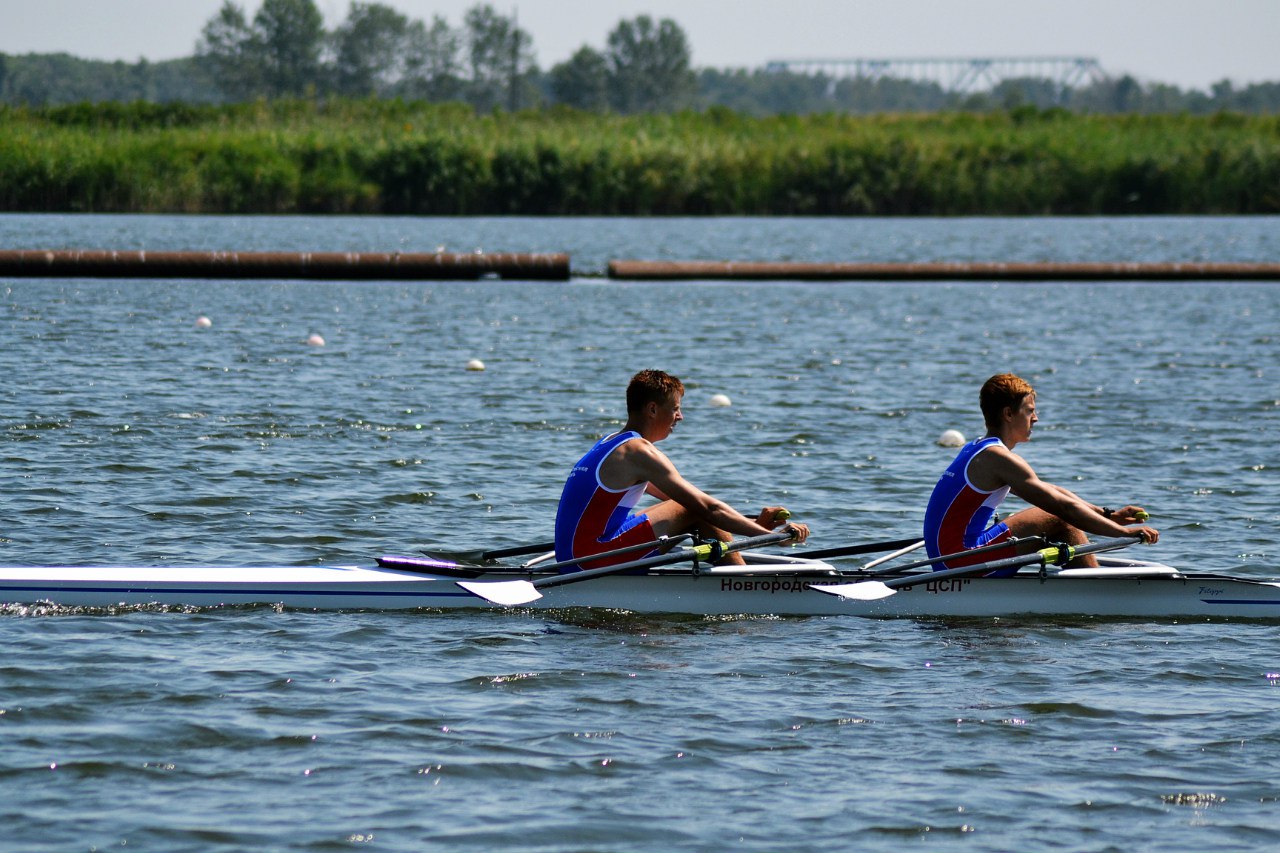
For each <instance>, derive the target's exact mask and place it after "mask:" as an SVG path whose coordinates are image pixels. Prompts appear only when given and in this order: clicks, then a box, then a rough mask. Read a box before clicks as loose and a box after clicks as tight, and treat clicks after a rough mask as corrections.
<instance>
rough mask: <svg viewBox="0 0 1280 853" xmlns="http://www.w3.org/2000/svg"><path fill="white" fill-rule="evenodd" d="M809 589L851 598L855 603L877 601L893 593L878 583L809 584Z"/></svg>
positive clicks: (890, 589)
mask: <svg viewBox="0 0 1280 853" xmlns="http://www.w3.org/2000/svg"><path fill="white" fill-rule="evenodd" d="M809 589H813V590H817V591H818V592H825V593H827V594H828V595H838V596H840V597H841V598H852V599H853V600H855V601H878V600H879V599H881V598H888V597H889V596H891V595H893V594H894V592H895V590H893V589H892V588H890V587H887V586H885V585H884V584H882V583H881V582H880V581H859V582H858V583H839V584H833V585H832V586H818V585H816V584H810V585H809Z"/></svg>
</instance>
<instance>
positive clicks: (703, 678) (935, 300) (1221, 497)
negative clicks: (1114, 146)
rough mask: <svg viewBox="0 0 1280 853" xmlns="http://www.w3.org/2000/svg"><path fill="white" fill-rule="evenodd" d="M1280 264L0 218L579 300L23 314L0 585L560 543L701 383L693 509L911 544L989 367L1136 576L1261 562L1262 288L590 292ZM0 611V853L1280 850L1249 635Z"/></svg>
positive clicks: (1279, 510)
mask: <svg viewBox="0 0 1280 853" xmlns="http://www.w3.org/2000/svg"><path fill="white" fill-rule="evenodd" d="M1278 237H1280V219H1278V218H1275V217H1265V218H1169V219H1162V218H1148V219H1093V218H1091V219H1051V218H1046V219H959V220H945V219H925V220H916V219H898V220H893V219H866V220H861V219H734V218H730V219H705V220H699V219H647V220H635V219H509V218H480V219H420V218H387V217H334V218H322V217H170V216H16V215H0V248H15V249H17V248H28V249H29V248H111V249H148V250H162V249H171V250H183V249H190V250H211V249H229V250H230V249H234V250H292V251H302V250H347V251H390V250H400V251H432V250H434V249H436V248H437V247H444V248H445V249H447V250H450V251H473V250H476V249H480V250H485V251H517V252H523V251H537V252H542V251H566V252H569V253H570V254H571V256H572V260H573V267H574V270H575V277H574V279H573V280H572V281H570V282H568V283H530V282H506V281H481V282H427V283H405V282H395V283H376V282H375V283H336V282H299V281H293V282H281V281H248V282H245V281H235V282H231V281H125V280H101V281H95V280H48V279H30V280H25V279H10V280H5V281H0V297H2V299H0V371H3V374H4V375H6V376H8V377H9V380H8V381H7V382H5V383H4V386H3V388H2V389H0V401H2V403H3V405H2V406H0V442H2V444H0V458H2V459H3V464H2V465H0V484H3V492H2V494H3V498H0V506H3V508H4V519H5V522H4V525H3V527H0V563H4V564H9V565H48V564H119V565H194V564H209V563H212V564H219V565H269V564H292V565H305V564H311V563H334V562H343V563H349V562H368V561H369V560H370V559H371V557H372V556H374V555H377V554H381V553H386V552H399V553H412V552H414V551H415V550H417V549H431V548H437V549H467V548H475V547H482V546H488V545H490V544H492V545H503V544H510V543H521V542H528V541H537V540H540V539H545V538H548V535H549V533H550V525H551V519H552V516H553V514H554V510H555V503H556V499H557V497H558V495H559V489H560V486H561V484H562V482H563V477H564V475H565V474H566V473H567V466H568V465H570V464H571V463H572V462H573V460H574V459H576V458H577V457H578V456H579V455H580V454H581V452H582V451H583V450H584V449H585V447H586V446H588V445H589V443H590V442H591V441H592V440H593V439H594V438H595V437H597V436H599V435H601V434H603V433H604V432H606V431H608V430H610V429H613V428H615V427H616V426H617V425H618V424H619V423H620V420H621V418H622V416H623V400H622V391H623V388H624V387H625V384H626V381H627V379H628V378H629V376H630V375H631V374H632V373H634V372H635V371H636V370H638V369H640V368H642V367H659V368H662V369H665V370H668V371H671V372H673V373H676V374H677V375H679V376H681V377H682V378H683V379H684V380H685V382H686V385H687V386H688V389H689V390H688V394H687V396H686V399H685V421H684V423H682V424H681V425H680V428H679V429H678V430H677V431H676V433H675V434H674V435H673V436H672V437H671V438H670V439H668V440H667V441H666V442H664V445H663V447H664V449H665V450H666V452H667V453H668V454H669V455H670V456H671V458H672V459H673V461H675V463H676V464H677V465H678V466H679V467H680V469H681V470H682V471H683V472H684V473H685V474H686V475H687V476H688V477H689V478H690V479H691V480H692V481H693V482H695V483H697V484H699V485H700V486H702V487H703V488H705V489H707V490H708V491H711V492H712V493H714V494H717V495H719V496H722V497H725V498H726V499H728V500H730V501H731V502H733V503H734V504H735V505H737V506H739V507H740V508H742V509H744V510H754V509H758V507H759V506H761V505H763V504H765V503H772V502H779V503H784V504H786V505H787V506H788V507H790V508H791V509H792V510H793V511H794V512H795V513H796V516H797V518H799V519H801V520H804V521H807V522H809V523H810V524H811V525H812V527H813V530H814V534H813V538H812V539H811V544H812V545H814V546H815V547H828V546H836V545H841V544H848V543H854V542H860V541H867V540H875V539H887V538H898V537H905V536H910V535H912V534H914V533H915V532H916V531H917V530H918V528H919V524H920V519H921V517H922V515H923V506H924V501H925V499H926V498H927V496H928V493H929V490H930V489H931V488H932V485H933V481H934V480H935V479H936V478H937V476H938V473H939V472H940V471H941V470H942V468H943V467H945V465H946V463H947V462H948V461H949V459H950V457H951V454H952V453H953V451H952V450H949V449H946V448H943V447H939V446H938V445H937V444H936V439H937V437H938V436H939V434H940V433H941V432H942V431H943V430H946V429H957V430H959V431H961V432H962V433H964V434H965V435H966V436H968V437H972V436H973V435H974V434H976V432H977V431H979V430H980V428H981V423H980V417H979V414H978V411H977V389H978V387H979V386H980V384H981V383H982V381H983V380H984V379H985V378H986V377H987V376H989V375H990V374H992V373H995V372H1000V371H1005V370H1011V371H1014V372H1017V373H1019V374H1020V375H1023V376H1024V377H1026V378H1027V379H1028V380H1030V381H1031V382H1032V384H1033V385H1035V386H1036V388H1037V390H1038V392H1039V395H1038V402H1039V408H1040V410H1041V423H1040V425H1039V426H1038V427H1037V431H1036V437H1035V440H1034V441H1033V442H1031V443H1029V444H1027V445H1024V446H1022V447H1020V448H1019V451H1020V452H1021V453H1023V455H1024V456H1026V458H1027V459H1028V460H1029V461H1030V462H1031V463H1032V464H1033V465H1034V466H1035V467H1036V468H1037V470H1038V471H1039V472H1040V473H1041V474H1042V475H1043V476H1044V477H1045V478H1046V479H1049V480H1051V481H1054V482H1059V483H1061V484H1063V485H1066V486H1068V487H1069V488H1072V489H1074V490H1076V491H1077V492H1079V493H1081V494H1082V495H1083V496H1085V497H1086V498H1088V499H1090V500H1093V501H1094V502H1097V503H1107V504H1110V505H1119V504H1121V503H1125V502H1130V501H1133V502H1137V503H1141V504H1143V505H1144V506H1146V507H1147V508H1148V509H1149V510H1151V511H1152V513H1153V519H1152V523H1153V524H1154V525H1155V526H1156V527H1158V528H1159V529H1160V530H1161V533H1162V538H1161V541H1160V543H1159V544H1158V545H1156V546H1154V547H1151V548H1150V549H1143V551H1142V556H1150V557H1153V558H1155V559H1159V560H1161V561H1163V562H1168V563H1171V564H1174V565H1180V566H1188V567H1192V566H1194V567H1196V568H1211V569H1222V570H1229V571H1233V572H1239V573H1242V574H1253V575H1276V574H1280V564H1278V563H1277V559H1276V553H1277V549H1276V531H1277V527H1278V525H1277V522H1280V500H1278V498H1280V474H1278V472H1280V462H1277V451H1276V448H1275V444H1276V440H1277V437H1280V381H1278V379H1277V377H1278V375H1280V374H1278V372H1277V356H1278V355H1280V327H1278V326H1277V325H1276V317H1277V316H1280V287H1276V286H1274V285H1268V284H1259V283H1240V282H1236V283H1228V282H1202V283H1194V284H1189V283H1187V284H1157V283H1134V282H1126V283H1118V282H1117V283H1106V282H1098V283H1066V284H1064V283H1053V284H1047V283H1014V282H989V283H981V282H975V283H964V284H960V283H950V284H949V283H945V282H942V283H930V284H894V285H888V284H876V283H871V282H867V283H850V284H832V283H823V284H814V283H796V282H754V283H742V282H737V283H730V282H687V283H672V284H629V283H618V282H610V281H608V280H607V279H605V278H603V270H604V269H605V266H606V264H607V263H608V261H609V260H611V259H614V258H652V259H709V260H720V259H734V260H797V261H850V260H857V261H949V260H1002V261H1073V260H1105V261H1150V262H1159V261H1275V260H1276V259H1277V257H1278V256H1280V240H1278V239H1277V238H1278ZM199 317H207V318H208V319H209V321H210V325H209V327H208V328H201V327H198V326H197V325H196V320H197V318H199ZM312 335H318V336H320V337H321V338H322V339H323V342H324V343H323V345H316V344H315V343H311V344H309V343H308V339H309V338H310V337H311V336H312ZM471 359H479V360H481V361H483V362H484V365H485V367H486V369H485V370H483V371H469V370H466V369H465V367H466V364H467V362H468V361H469V360H471ZM713 394H724V395H726V396H728V397H729V398H730V399H731V400H732V405H731V406H728V407H713V406H711V405H710V398H711V396H712V395H713ZM0 614H2V615H0V648H3V649H4V653H3V659H2V660H0V825H3V826H4V827H5V828H6V837H5V838H4V840H3V841H2V842H0V847H7V848H9V849H14V850H24V851H41V850H48V851H65V850H76V849H106V848H120V847H126V848H128V849H135V848H136V849H144V850H166V851H174V850H192V851H196V850H199V851H209V850H228V851H230V850H245V849H273V850H306V851H311V850H315V851H324V850H347V849H353V848H354V849H359V848H367V849H370V850H450V851H452V850H495V849H509V850H536V851H556V852H557V853H560V851H565V853H568V851H587V850H608V851H671V850H675V851H707V850H722V849H738V850H750V851H806V850H814V851H818V850H823V851H825V850H832V849H859V850H883V851H896V850H900V849H902V848H904V847H909V846H930V847H933V848H935V849H946V850H984V851H986V850H1019V851H1050V850H1061V849H1072V850H1081V849H1089V850H1126V851H1127V850H1138V849H1141V850H1151V851H1156V850H1159V851H1175V850H1177V851H1182V850H1201V849H1210V848H1212V849H1217V850H1257V849H1263V848H1267V847H1272V846H1276V845H1277V844H1280V829H1277V826H1280V820H1277V818H1278V817H1280V803H1278V801H1277V798H1280V774H1278V773H1277V771H1276V767H1277V766H1280V723H1278V722H1277V720H1278V719H1280V716H1278V715H1277V713H1276V711H1277V708H1278V707H1280V653H1277V651H1276V639H1277V626H1276V625H1275V624H1274V623H1253V624H1236V625H1232V624H1225V623H1213V622H1204V623H1200V622H1197V623H1194V624H1186V623H1177V622H1155V623H1152V622H1115V621H1102V620H1090V619H1083V620H1056V621H1050V622H1045V621H1033V620H1018V619H1001V620H918V621H874V620H865V619H856V618H808V619H802V618H786V619H777V618H760V617H738V618H724V617H719V618H715V619H709V618H701V617H688V616H666V617H663V616H637V615H634V614H629V613H627V612H625V602H619V610H618V611H617V612H609V613H581V612H566V613H553V614H545V613H543V614H532V613H528V612H511V613H493V612H483V611H471V612H460V613H438V612H436V613H433V612H418V613H363V612H352V613H340V614H332V613H330V614H317V613H306V612H292V611H280V610H278V609H276V608H273V607H270V606H263V607H257V608H238V609H235V608H233V609H209V610H201V611H195V612H175V611H173V610H164V609H156V608H122V609H112V610H109V611H97V610H92V611H86V610H81V609H74V608H48V607H19V606H8V607H5V608H3V609H2V610H0Z"/></svg>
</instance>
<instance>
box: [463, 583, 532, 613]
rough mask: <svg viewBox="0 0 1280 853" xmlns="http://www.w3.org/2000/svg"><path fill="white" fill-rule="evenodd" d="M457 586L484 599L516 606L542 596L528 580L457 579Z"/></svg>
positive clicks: (506, 605) (505, 605)
mask: <svg viewBox="0 0 1280 853" xmlns="http://www.w3.org/2000/svg"><path fill="white" fill-rule="evenodd" d="M457 583H458V586H460V587H462V588H463V589H465V590H466V591H467V592H469V593H471V594H472V595H476V596H479V597H480V598H483V599H484V600H485V601H491V602H493V603H494V604H501V605H502V606H503V607H516V606H517V605H520V604H528V603H529V602H531V601H537V600H538V599H539V598H542V593H540V592H538V588H537V587H536V586H534V585H533V584H531V583H529V581H491V582H488V583H486V582H484V581H458V582H457Z"/></svg>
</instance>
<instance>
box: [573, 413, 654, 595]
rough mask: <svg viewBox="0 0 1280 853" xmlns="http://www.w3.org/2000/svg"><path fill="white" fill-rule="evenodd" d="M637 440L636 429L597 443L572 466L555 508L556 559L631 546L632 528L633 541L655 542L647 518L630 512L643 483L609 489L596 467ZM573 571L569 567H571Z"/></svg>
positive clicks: (621, 559) (631, 558)
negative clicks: (641, 528) (630, 534)
mask: <svg viewBox="0 0 1280 853" xmlns="http://www.w3.org/2000/svg"><path fill="white" fill-rule="evenodd" d="M638 438H640V433H638V432H634V431H627V432H619V433H614V434H613V435H610V436H605V437H604V438H602V439H600V441H598V442H596V444H595V446H594V447H592V448H591V449H590V450H589V451H587V454H586V455H585V456H583V457H582V458H581V459H580V460H578V464H576V465H574V466H573V471H572V472H570V474H569V478H568V479H567V480H566V481H565V484H564V491H563V492H562V493H561V495H560V506H559V507H558V508H557V509H556V560H571V559H573V558H574V557H582V556H585V555H588V554H593V553H600V552H601V551H608V550H612V549H614V548H619V547H625V546H626V545H628V544H632V543H631V542H629V541H624V540H627V539H629V538H630V537H625V536H624V534H625V533H627V532H628V531H630V530H632V529H634V528H637V527H638V526H640V527H643V528H644V530H643V531H642V530H636V531H635V532H636V534H637V535H638V536H639V538H638V539H637V540H636V541H637V542H641V541H646V540H651V539H653V536H652V531H651V530H650V529H649V527H648V518H647V517H646V516H644V515H636V514H634V513H633V512H632V510H634V509H635V506H636V504H637V503H638V502H639V501H640V498H642V497H643V496H644V493H645V489H646V488H648V486H649V484H648V483H647V482H641V483H636V484H635V485H634V486H630V487H629V488H626V489H622V490H616V489H610V488H609V487H607V486H605V485H604V484H603V483H601V482H600V466H601V465H602V464H603V463H604V461H605V459H607V458H609V454H610V453H612V452H613V451H614V450H615V449H616V448H618V447H619V446H620V445H622V444H625V443H626V442H628V441H633V440H635V439H638ZM639 556H641V555H640V554H628V555H623V556H621V557H619V558H618V559H616V560H615V559H606V560H604V561H597V562H596V563H591V564H585V563H584V564H582V566H581V567H582V568H596V567H597V566H599V565H609V564H610V563H615V562H621V561H623V560H633V559H636V558H637V557H639ZM570 571H572V569H570Z"/></svg>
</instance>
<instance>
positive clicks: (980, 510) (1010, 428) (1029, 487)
mask: <svg viewBox="0 0 1280 853" xmlns="http://www.w3.org/2000/svg"><path fill="white" fill-rule="evenodd" d="M978 399H979V404H980V406H981V408H982V416H983V419H984V420H985V421H986V426H987V434H986V435H985V436H983V437H982V438H979V439H976V440H974V441H971V442H969V443H968V444H966V445H965V446H964V447H963V448H961V450H960V453H959V454H957V455H956V458H955V459H954V460H953V461H952V463H951V465H950V466H949V467H948V468H947V470H946V471H944V472H943V474H942V477H941V478H939V480H938V484H937V485H936V486H935V487H934V489H933V495H932V496H931V497H930V498H929V506H928V508H927V509H926V510H925V516H924V540H925V547H926V549H927V550H928V552H929V556H930V557H939V556H942V555H943V554H954V553H956V552H958V551H965V550H969V549H972V548H980V547H983V546H986V545H993V544H996V543H999V542H1003V541H1005V540H1007V539H1013V538H1017V539H1022V538H1025V537H1033V536H1035V537H1043V539H1045V540H1048V541H1052V542H1064V543H1066V544H1067V545H1082V544H1084V543H1085V542H1086V541H1087V537H1086V534H1088V533H1093V534H1095V535H1098V536H1133V535H1134V534H1135V533H1136V534H1137V535H1138V536H1140V537H1142V541H1143V542H1146V543H1148V544H1151V543H1153V542H1155V541H1156V540H1158V539H1159V538H1160V533H1159V532H1158V531H1157V530H1156V529H1155V528H1154V527H1148V526H1146V525H1140V526H1137V527H1126V526H1125V525H1137V524H1139V523H1140V522H1142V521H1144V520H1145V519H1146V518H1147V517H1148V516H1147V512H1146V510H1144V509H1143V508H1142V507H1140V506H1132V505H1130V506H1124V507H1121V508H1120V509H1110V508H1108V507H1105V506H1097V505H1095V504H1091V503H1089V502H1088V501H1085V500H1084V499H1082V498H1080V497H1079V496H1078V495H1076V494H1074V493H1073V492H1071V491H1069V490H1068V489H1064V488H1063V487H1062V486H1055V485H1054V484H1052V483H1047V482H1045V481H1044V480H1041V479H1040V478H1039V477H1038V476H1037V475H1036V472H1035V471H1033V470H1032V469H1031V466H1030V465H1028V464H1027V462H1026V460H1024V459H1023V458H1022V457H1021V456H1019V455H1018V454H1016V453H1014V452H1013V449H1014V447H1016V446H1017V445H1019V444H1021V443H1022V442H1025V441H1030V440H1031V430H1032V428H1033V427H1034V426H1035V425H1036V423H1037V422H1038V421H1039V420H1040V418H1039V416H1038V415H1037V414H1036V392H1035V390H1034V389H1033V388H1032V387H1031V385H1029V384H1028V383H1027V382H1026V381H1025V380H1023V379H1021V378H1019V377H1017V376H1014V375H1013V374H1012V373H1002V374H999V375H997V376H992V377H991V378H990V379H988V380H987V381H986V383H984V384H983V386H982V390H981V391H980V392H979V395H978ZM1010 492H1013V494H1015V495H1017V496H1018V497H1019V498H1022V499H1023V500H1024V501H1026V502H1027V503H1029V504H1031V506H1030V507H1028V508H1027V509H1024V510H1022V511H1020V512H1016V513H1014V514H1013V515H1011V516H1009V517H1008V518H1006V519H1005V520H1004V521H1003V522H1001V521H999V519H998V518H997V517H996V508H997V507H998V506H999V505H1000V502H1001V501H1003V500H1004V499H1005V497H1006V496H1007V495H1008V494H1009V493H1010ZM1034 547H1035V543H1034V542H1032V543H1028V544H1026V545H1025V546H1019V545H1016V544H1014V543H1010V545H1009V550H1008V553H1000V552H995V553H991V552H987V553H984V554H983V555H982V556H980V557H964V558H958V559H952V560H949V561H947V562H946V563H937V564H935V565H934V570H935V571H941V570H943V569H952V568H959V567H961V566H967V565H976V564H978V563H980V562H985V561H989V560H994V559H998V558H1000V557H1007V556H1014V555H1016V554H1020V553H1029V549H1032V548H1034ZM1068 565H1069V567H1071V568H1096V567H1097V565H1098V560H1097V558H1096V557H1094V556H1093V555H1092V554H1088V555H1085V556H1083V557H1079V558H1077V559H1076V560H1074V561H1072V562H1071V563H1069V564H1068ZM1013 571H1016V569H1013V570H1010V571H1009V572H1007V573H1009V574H1012V572H1013ZM997 574H998V573H997Z"/></svg>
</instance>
